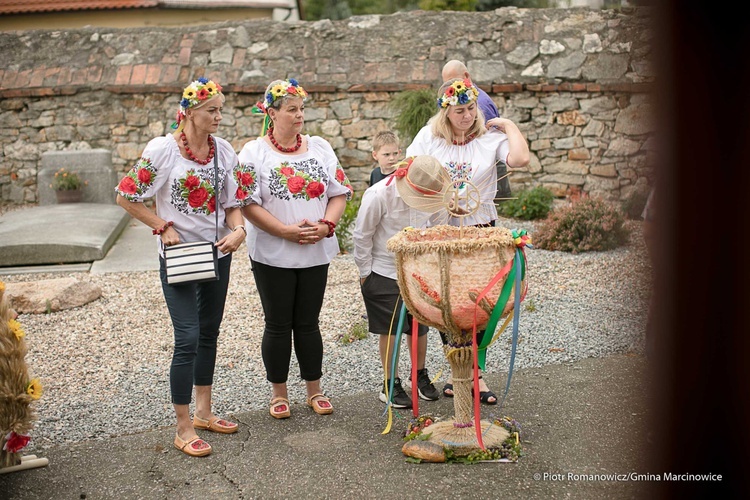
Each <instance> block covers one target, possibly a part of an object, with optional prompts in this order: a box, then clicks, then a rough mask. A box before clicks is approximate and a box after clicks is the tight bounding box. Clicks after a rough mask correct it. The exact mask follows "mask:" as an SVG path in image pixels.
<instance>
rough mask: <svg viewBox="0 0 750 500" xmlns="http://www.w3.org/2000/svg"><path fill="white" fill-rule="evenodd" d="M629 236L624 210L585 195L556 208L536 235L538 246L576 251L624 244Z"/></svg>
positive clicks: (611, 247) (598, 249)
mask: <svg viewBox="0 0 750 500" xmlns="http://www.w3.org/2000/svg"><path fill="white" fill-rule="evenodd" d="M628 236H629V230H628V229H627V228H626V227H625V226H624V217H623V215H622V212H620V211H619V210H617V209H616V208H614V207H612V206H610V205H608V204H607V203H605V202H604V201H602V200H599V199H596V198H588V197H583V198H581V199H580V200H579V201H577V202H575V203H573V204H572V205H570V206H568V207H563V208H559V209H557V210H554V211H552V213H550V215H549V217H547V219H546V220H545V221H544V222H543V223H542V225H541V227H540V228H539V229H538V230H537V232H536V234H534V246H536V247H537V248H543V249H545V250H559V251H563V252H572V253H579V252H589V251H602V250H611V249H613V248H617V247H618V246H620V245H622V244H624V243H625V242H626V241H627V239H628Z"/></svg>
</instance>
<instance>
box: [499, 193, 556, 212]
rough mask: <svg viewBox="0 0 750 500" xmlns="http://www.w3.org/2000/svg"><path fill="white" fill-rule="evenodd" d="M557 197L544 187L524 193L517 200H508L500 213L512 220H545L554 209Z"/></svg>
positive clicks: (503, 204) (502, 205)
mask: <svg viewBox="0 0 750 500" xmlns="http://www.w3.org/2000/svg"><path fill="white" fill-rule="evenodd" d="M554 198H555V196H554V195H553V194H552V191H550V190H549V189H547V188H546V187H543V186H537V187H535V188H533V189H529V190H527V191H522V192H520V193H519V194H518V196H517V197H516V199H513V200H507V201H505V202H504V203H502V204H501V205H500V212H501V213H502V214H503V215H505V216H506V217H510V218H512V219H523V220H533V219H544V218H545V217H547V215H548V214H549V211H550V210H551V209H552V201H553V200H554Z"/></svg>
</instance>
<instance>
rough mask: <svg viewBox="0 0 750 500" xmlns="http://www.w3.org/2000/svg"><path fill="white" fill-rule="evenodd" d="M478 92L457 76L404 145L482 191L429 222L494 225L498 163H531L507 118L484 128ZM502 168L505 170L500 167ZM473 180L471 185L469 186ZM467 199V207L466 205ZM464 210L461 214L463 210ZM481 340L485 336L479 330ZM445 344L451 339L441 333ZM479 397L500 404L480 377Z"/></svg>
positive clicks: (462, 189)
mask: <svg viewBox="0 0 750 500" xmlns="http://www.w3.org/2000/svg"><path fill="white" fill-rule="evenodd" d="M478 96H479V91H478V89H477V87H476V86H475V85H474V83H473V82H472V81H471V80H469V79H467V78H453V79H450V80H448V81H446V82H445V83H443V85H442V86H441V87H440V90H438V100H437V106H438V112H437V113H436V114H435V115H434V116H433V117H432V118H430V121H429V122H428V123H427V125H425V126H424V127H423V128H422V129H421V130H420V131H419V132H418V133H417V135H416V137H415V138H414V140H413V141H412V143H411V145H410V146H409V147H408V148H407V149H406V156H416V155H432V156H434V157H435V158H437V159H438V160H440V162H441V163H442V164H443V167H444V168H445V169H446V171H447V172H448V173H449V174H450V176H451V178H452V179H453V182H454V185H455V186H456V187H458V188H459V193H460V194H464V193H467V191H468V190H470V189H473V188H472V187H470V186H473V187H474V188H476V189H477V190H478V193H479V208H478V210H476V212H474V213H473V214H471V215H466V216H464V217H463V221H461V220H460V218H459V217H453V216H452V214H451V213H449V212H448V211H447V210H442V211H441V212H439V213H438V214H437V215H436V216H433V217H432V219H431V224H433V225H436V224H449V225H453V226H457V225H459V224H461V223H463V224H464V225H471V226H483V227H486V226H494V225H495V220H496V219H497V207H496V205H495V196H496V193H497V172H498V168H497V167H496V165H497V164H498V163H500V162H502V163H504V164H505V165H506V166H507V168H508V170H511V171H512V170H516V169H523V168H525V167H526V166H527V165H528V164H529V159H530V153H529V146H528V144H527V143H526V139H525V138H524V136H523V134H522V133H521V131H520V130H519V129H518V126H517V125H516V124H515V123H513V122H512V121H511V120H509V119H507V118H492V119H491V120H489V121H487V126H489V127H490V129H489V130H488V129H487V128H486V127H485V120H484V116H483V115H482V111H481V110H480V109H479V107H478V106H477V98H478ZM499 170H500V171H503V169H499ZM469 183H470V185H469ZM466 199H468V196H467V197H466V198H464V201H461V200H462V198H461V197H460V196H459V200H457V201H456V207H455V208H454V209H453V213H454V214H456V213H458V214H460V213H463V214H466V213H467V212H466V211H465V210H464V207H465V204H466V202H465V200H466ZM462 203H464V206H462ZM462 210H463V212H462ZM479 333H480V337H479V340H480V341H481V334H482V333H483V332H479ZM441 337H442V340H443V343H444V344H445V343H446V342H447V339H446V337H445V335H444V334H443V333H442V332H441ZM479 382H480V395H479V397H480V399H481V401H482V402H483V403H485V404H490V405H494V404H497V397H496V396H495V394H494V393H493V392H492V391H490V390H489V388H488V387H487V384H486V383H485V381H484V380H480V381H479ZM443 394H444V395H445V396H448V397H453V384H452V383H451V382H448V383H447V384H445V387H443Z"/></svg>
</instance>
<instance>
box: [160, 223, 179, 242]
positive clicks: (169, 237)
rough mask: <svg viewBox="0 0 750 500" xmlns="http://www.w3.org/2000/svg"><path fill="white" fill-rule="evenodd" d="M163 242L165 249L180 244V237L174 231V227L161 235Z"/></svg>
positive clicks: (170, 227)
mask: <svg viewBox="0 0 750 500" xmlns="http://www.w3.org/2000/svg"><path fill="white" fill-rule="evenodd" d="M161 242H162V243H164V246H165V247H171V246H172V245H177V244H178V243H180V235H179V234H177V231H175V230H174V227H173V226H169V227H168V228H167V229H166V231H164V232H163V233H161Z"/></svg>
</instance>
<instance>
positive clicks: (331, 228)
mask: <svg viewBox="0 0 750 500" xmlns="http://www.w3.org/2000/svg"><path fill="white" fill-rule="evenodd" d="M318 222H322V223H323V224H325V225H326V226H328V234H327V235H326V238H330V237H331V236H333V233H334V231H335V230H336V224H335V223H334V222H331V221H329V220H325V219H318Z"/></svg>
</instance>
